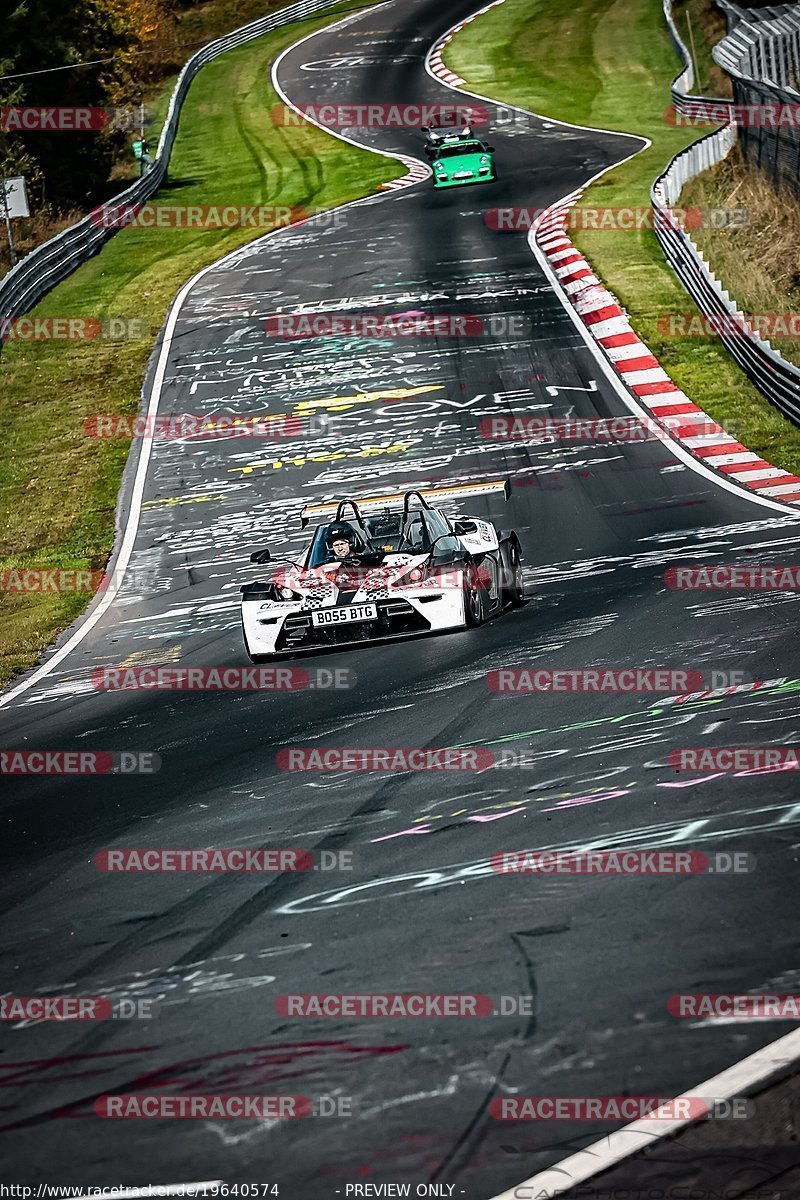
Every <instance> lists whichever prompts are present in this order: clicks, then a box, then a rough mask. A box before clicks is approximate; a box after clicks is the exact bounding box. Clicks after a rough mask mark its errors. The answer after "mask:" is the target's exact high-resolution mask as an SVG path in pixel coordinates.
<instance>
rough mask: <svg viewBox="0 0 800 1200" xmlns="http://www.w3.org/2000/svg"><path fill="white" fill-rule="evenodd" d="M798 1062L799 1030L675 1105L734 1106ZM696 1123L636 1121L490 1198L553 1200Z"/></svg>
mask: <svg viewBox="0 0 800 1200" xmlns="http://www.w3.org/2000/svg"><path fill="white" fill-rule="evenodd" d="M798 1058H800V1029H795V1030H793V1031H792V1032H791V1033H787V1034H785V1035H784V1036H783V1037H781V1038H778V1039H777V1040H776V1041H774V1042H770V1043H769V1044H768V1045H767V1046H764V1047H763V1048H762V1049H761V1050H756V1052H755V1054H750V1055H748V1056H747V1058H742V1059H740V1060H739V1062H737V1063H734V1064H733V1066H732V1067H728V1068H727V1069H726V1070H724V1071H721V1072H720V1073H719V1074H718V1075H714V1076H713V1077H712V1078H711V1079H706V1080H705V1081H704V1082H703V1083H698V1084H697V1085H696V1086H695V1087H693V1088H691V1089H690V1090H689V1091H686V1092H682V1093H681V1095H680V1096H678V1097H676V1099H689V1098H692V1097H703V1098H705V1099H714V1100H731V1099H733V1098H734V1097H736V1096H740V1095H741V1094H742V1093H744V1092H748V1091H752V1090H753V1088H754V1087H756V1086H757V1085H758V1084H759V1083H762V1082H763V1081H765V1080H767V1079H769V1077H770V1076H771V1075H774V1074H775V1073H776V1071H779V1070H780V1069H781V1068H782V1067H785V1066H788V1065H789V1064H790V1063H792V1062H794V1061H796V1060H797V1059H798ZM696 1121H697V1118H696V1117H681V1118H677V1117H675V1118H670V1119H669V1120H657V1119H655V1118H653V1119H645V1120H641V1121H632V1122H631V1124H630V1125H625V1126H624V1127H623V1128H622V1129H617V1130H615V1132H614V1133H610V1134H608V1136H607V1137H604V1138H601V1139H600V1140H599V1141H597V1142H593V1143H592V1144H591V1145H589V1146H586V1147H584V1149H583V1150H579V1151H578V1152H577V1153H576V1154H571V1155H570V1156H569V1158H565V1159H562V1161H561V1162H560V1163H556V1164H555V1165H554V1166H552V1167H548V1168H547V1170H545V1171H540V1172H539V1174H538V1175H532V1176H531V1177H530V1179H525V1180H523V1182H522V1183H519V1184H517V1185H516V1187H514V1188H511V1189H509V1190H508V1191H505V1192H501V1193H500V1194H499V1195H497V1196H493V1197H491V1200H552V1197H554V1196H559V1195H562V1194H563V1193H564V1192H567V1191H571V1190H572V1189H573V1188H574V1187H576V1186H577V1185H578V1184H580V1183H585V1182H586V1180H587V1179H592V1178H593V1177H594V1176H595V1175H599V1174H600V1173H601V1172H603V1171H607V1170H608V1169H609V1168H610V1167H613V1166H616V1164H617V1163H620V1162H622V1161H623V1160H624V1159H626V1158H629V1157H630V1156H631V1155H632V1154H636V1153H638V1152H639V1151H640V1150H644V1149H646V1148H647V1147H649V1146H652V1145H653V1143H654V1142H656V1141H659V1140H661V1138H664V1137H668V1136H670V1135H671V1134H673V1133H676V1132H677V1131H678V1130H679V1129H683V1128H684V1127H686V1126H687V1125H693V1124H695V1123H696ZM631 1194H633V1193H631Z"/></svg>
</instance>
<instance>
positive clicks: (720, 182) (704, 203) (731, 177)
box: [681, 147, 800, 366]
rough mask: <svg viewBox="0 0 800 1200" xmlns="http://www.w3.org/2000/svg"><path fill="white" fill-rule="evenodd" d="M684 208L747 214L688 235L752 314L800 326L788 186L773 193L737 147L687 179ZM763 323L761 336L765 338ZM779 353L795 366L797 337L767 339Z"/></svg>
mask: <svg viewBox="0 0 800 1200" xmlns="http://www.w3.org/2000/svg"><path fill="white" fill-rule="evenodd" d="M681 203H682V204H685V205H686V207H687V208H693V207H707V208H740V209H742V210H743V211H744V212H745V213H746V214H747V216H748V218H749V221H748V224H746V225H743V226H742V227H741V228H735V227H732V228H727V229H720V230H719V231H718V232H716V233H711V232H710V231H709V230H708V229H699V230H698V231H697V233H696V234H695V235H694V240H695V242H696V243H697V244H698V246H699V247H700V249H701V250H702V252H703V255H704V256H705V259H706V261H707V262H708V263H710V265H711V268H712V270H713V271H714V273H715V275H717V276H718V278H720V279H724V280H725V284H726V287H728V288H729V289H730V291H731V294H732V295H734V296H735V297H736V300H737V303H738V304H739V307H740V308H741V309H742V310H743V311H744V312H746V313H752V314H756V316H757V317H758V316H760V315H767V316H769V315H770V314H785V315H786V316H788V317H790V318H792V320H791V321H786V322H775V325H774V326H773V328H774V327H776V326H777V327H778V328H784V329H787V330H798V329H800V320H799V319H798V317H797V314H798V313H800V203H798V199H797V196H796V195H794V193H793V192H790V191H788V190H784V191H780V192H778V193H776V192H775V189H774V188H773V186H772V184H771V183H770V181H769V179H768V178H767V177H766V176H765V175H764V174H763V173H762V172H761V171H759V170H757V169H756V168H754V167H751V166H750V165H749V164H748V163H747V162H746V161H745V160H744V159H743V157H742V155H741V153H740V152H739V149H738V147H736V148H735V149H734V150H733V151H732V152H731V154H729V155H728V157H727V158H726V159H725V160H724V161H723V162H721V163H718V164H717V166H716V167H712V168H711V170H710V171H704V172H703V174H702V175H698V176H697V178H696V179H690V180H689V182H688V183H687V184H686V186H685V188H684V189H683V192H682V194H681ZM769 327H770V326H769V324H765V326H764V336H766V337H767V338H769V332H768V330H769ZM771 341H772V345H773V346H774V347H775V349H776V350H779V351H780V353H781V354H782V355H783V356H784V358H788V359H789V360H790V361H791V362H793V363H796V364H797V365H798V366H800V337H788V336H781V335H780V334H779V335H777V336H775V337H773V338H772V339H771Z"/></svg>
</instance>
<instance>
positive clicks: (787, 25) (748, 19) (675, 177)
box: [650, 0, 800, 425]
mask: <svg viewBox="0 0 800 1200" xmlns="http://www.w3.org/2000/svg"><path fill="white" fill-rule="evenodd" d="M719 4H720V7H721V8H723V9H724V11H725V12H726V14H727V16H728V25H729V30H730V32H729V33H728V35H727V36H726V37H725V38H723V40H722V41H721V42H719V43H718V45H717V46H716V47H715V48H714V51H713V53H714V59H715V61H716V62H718V63H719V65H720V66H722V67H724V69H725V70H726V71H728V72H729V74H731V76H732V78H733V81H734V102H733V103H734V104H738V103H740V102H741V96H742V95H743V92H742V91H739V92H737V88H739V87H740V85H741V86H742V87H743V83H742V81H743V80H744V76H743V75H742V73H741V70H740V68H741V67H743V66H744V67H745V68H746V69H747V70H759V71H760V70H767V69H768V70H770V71H773V72H774V73H775V74H776V75H778V76H779V77H780V79H781V81H782V82H783V83H784V84H785V83H786V81H787V80H788V79H789V78H790V77H796V74H797V72H798V71H799V70H800V8H799V7H798V6H796V5H795V6H789V5H786V6H782V7H781V8H769V9H759V10H750V11H749V12H744V11H743V10H741V9H739V8H737V7H736V6H735V5H733V4H731V3H729V0H719ZM671 9H672V4H671V0H664V13H665V16H666V18H667V24H668V26H669V29H670V33H671V34H672V40H673V42H675V44H676V48H677V50H678V54H679V55H680V58H681V61H682V62H683V63H684V70H683V72H682V74H681V75H679V76H678V77H677V79H676V80H675V81H674V83H673V85H672V94H673V103H675V104H676V109H677V110H678V111H680V112H683V113H685V114H687V115H691V113H692V108H693V109H694V114H693V115H701V114H704V110H705V113H707V112H708V110H709V109H712V108H715V107H716V106H717V105H719V104H726V105H727V109H728V112H729V114H730V121H729V123H728V124H726V125H725V126H723V128H722V129H719V130H717V131H716V132H715V133H710V134H708V135H707V136H706V137H704V138H702V139H701V140H700V141H699V142H695V143H694V145H693V146H690V147H689V148H688V149H687V150H684V151H682V153H680V154H678V155H677V156H676V157H675V158H673V160H672V161H671V162H670V163H669V165H668V166H667V168H666V170H665V171H664V173H663V174H662V175H661V176H660V177H659V178H658V179H657V180H656V182H655V183H654V184H653V187H652V189H651V192H650V196H651V201H652V205H653V214H654V216H653V228H654V231H655V235H656V237H657V238H658V241H659V243H660V245H661V248H662V250H663V251H664V255H665V257H666V259H667V262H668V263H669V264H670V266H671V267H672V269H673V270H674V272H675V274H676V275H677V276H678V279H679V280H680V281H681V283H682V284H683V286H684V287H685V288H686V290H687V292H688V293H689V295H690V296H691V297H692V299H693V300H694V301H695V303H696V304H697V306H698V308H699V309H700V311H701V313H703V315H704V316H705V317H706V318H707V319H708V320H709V322H710V323H711V327H712V329H713V330H714V332H716V334H717V336H718V337H719V338H720V340H721V341H722V342H723V344H724V345H725V347H726V349H727V350H728V351H729V353H730V355H731V357H732V358H733V359H734V361H735V362H737V363H738V365H739V366H740V367H741V368H742V370H743V371H744V372H745V374H746V375H747V376H748V377H749V378H750V379H751V380H752V381H753V383H754V384H755V385H756V387H757V388H758V389H759V391H760V392H762V393H763V395H764V396H766V398H767V399H768V400H769V401H770V403H771V404H774V405H775V407H776V408H778V409H779V410H780V412H782V413H783V415H784V416H785V417H788V418H789V420H790V421H793V422H794V424H796V425H800V368H798V367H796V366H795V365H794V363H790V362H789V361H788V360H787V359H785V358H784V357H783V355H781V354H780V353H779V352H778V351H777V350H775V349H774V348H773V347H772V346H771V345H770V343H769V342H768V341H767V340H766V339H765V338H762V337H761V335H760V334H759V333H758V331H757V330H755V329H753V328H752V326H751V325H749V324H748V322H747V318H746V315H745V314H743V313H742V311H741V310H740V308H739V306H738V305H737V303H736V301H735V300H733V299H732V298H731V296H730V293H729V292H727V291H726V290H725V288H724V287H723V286H722V284H721V283H720V282H719V280H718V279H717V278H716V276H715V275H714V273H713V271H712V270H711V267H710V266H709V264H708V263H707V262H706V260H705V259H704V258H703V256H702V254H701V253H700V251H699V250H698V248H697V246H695V244H694V242H693V241H692V239H691V237H690V236H689V234H688V233H687V232H686V231H685V230H684V229H682V228H681V227H680V225H679V223H678V221H677V220H676V218H675V216H674V214H673V212H672V207H673V206H674V205H676V204H677V203H678V200H679V198H680V194H681V191H682V189H683V186H684V184H685V183H687V182H688V180H690V179H693V178H694V177H695V176H696V175H699V174H700V173H701V172H703V171H707V170H708V169H709V167H712V166H715V165H716V164H717V163H719V162H722V160H723V159H724V158H725V157H727V155H728V154H729V153H730V152H731V150H732V149H733V147H734V145H735V144H736V140H737V133H738V136H739V138H740V139H741V137H742V134H743V133H744V132H746V130H745V129H744V128H743V126H742V123H741V121H740V119H739V118H738V117H737V112H736V110H735V109H734V108H733V106H732V104H731V101H719V100H716V99H713V98H710V97H702V96H689V95H688V89H689V88H690V87H691V86H692V83H693V72H692V62H691V58H690V56H689V53H688V51H687V49H686V47H685V45H684V44H683V42H682V41H681V39H680V35H679V34H678V31H677V28H676V27H675V23H674V21H673V19H672V12H671ZM758 29H760V30H762V31H763V30H767V31H768V36H767V37H766V38H765V39H762V38H761V37H760V35H757V33H756V32H754V31H756V30H758ZM776 38H778V39H780V38H786V42H785V44H783V45H782V47H780V48H778V47H777V46H776V44H775V39H776ZM748 55H749V56H750V57H747V56H748ZM737 72H738V74H737ZM792 72H794V73H795V75H794V76H792ZM747 82H748V83H749V84H751V85H753V86H754V87H756V88H758V89H762V92H761V94H760V96H759V99H757V100H755V101H753V102H754V103H758V104H761V103H763V102H764V96H765V95H766V91H767V88H768V87H769V85H768V84H764V83H761V82H760V81H755V80H752V79H750V80H748V81H747ZM773 90H774V91H775V92H776V94H777V93H778V92H779V89H778V88H777V87H775V88H774V89H773ZM676 94H677V97H681V98H682V99H683V102H685V104H686V106H687V107H684V108H678V104H677V103H676ZM779 94H780V95H781V96H783V100H782V103H788V102H790V101H789V93H788V91H780V93H779ZM796 95H797V100H798V101H800V94H796ZM769 102H770V103H774V102H775V101H769ZM690 106H691V107H690ZM797 111H799V112H800V110H797ZM756 128H757V127H756ZM797 132H798V133H800V131H797ZM796 180H798V181H800V161H799V162H798V173H797V175H796Z"/></svg>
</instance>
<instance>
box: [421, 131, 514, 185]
mask: <svg viewBox="0 0 800 1200" xmlns="http://www.w3.org/2000/svg"><path fill="white" fill-rule="evenodd" d="M426 152H427V154H428V157H429V159H430V164H431V167H432V168H433V186H434V187H435V188H448V187H461V185H462V184H465V183H493V182H494V181H495V179H497V171H496V169H495V165H494V146H487V144H486V142H482V141H480V140H479V139H478V138H476V137H473V136H472V135H470V136H467V137H463V136H461V137H460V136H450V137H444V138H442V139H441V141H440V142H437V143H435V144H433V145H430V146H429V147H428V148H427V151H426Z"/></svg>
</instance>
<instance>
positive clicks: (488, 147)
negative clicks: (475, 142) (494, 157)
mask: <svg viewBox="0 0 800 1200" xmlns="http://www.w3.org/2000/svg"><path fill="white" fill-rule="evenodd" d="M486 149H487V150H488V151H489V153H490V154H494V146H487V147H486Z"/></svg>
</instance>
